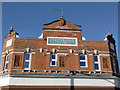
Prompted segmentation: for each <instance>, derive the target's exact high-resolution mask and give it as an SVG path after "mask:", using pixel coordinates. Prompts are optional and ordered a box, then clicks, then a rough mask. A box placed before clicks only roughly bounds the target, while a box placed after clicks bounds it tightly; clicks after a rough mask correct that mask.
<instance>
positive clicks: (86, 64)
mask: <svg viewBox="0 0 120 90" xmlns="http://www.w3.org/2000/svg"><path fill="white" fill-rule="evenodd" d="M80 56H85V60H80ZM80 62H85V66H80ZM79 67H80V68H86V67H88V63H87V55H85V54H79Z"/></svg>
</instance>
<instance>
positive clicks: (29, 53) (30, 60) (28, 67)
mask: <svg viewBox="0 0 120 90" xmlns="http://www.w3.org/2000/svg"><path fill="white" fill-rule="evenodd" d="M26 54H29V55H30V57H29V60H25V53H24V63H25V62H29V67H28V68H24V63H23V69H24V70H29V69H30V68H31V53H26Z"/></svg>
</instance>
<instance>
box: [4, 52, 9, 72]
mask: <svg viewBox="0 0 120 90" xmlns="http://www.w3.org/2000/svg"><path fill="white" fill-rule="evenodd" d="M7 59H8V60H7ZM8 62H9V54H7V55H6V57H5V65H4V71H6V70H7V69H8V66H7V69H5V68H6V64H8Z"/></svg>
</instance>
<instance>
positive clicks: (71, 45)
mask: <svg viewBox="0 0 120 90" xmlns="http://www.w3.org/2000/svg"><path fill="white" fill-rule="evenodd" d="M49 38H61V39H75V40H76V45H72V44H69V45H68V44H48V39H49ZM47 45H55V46H78V40H77V38H72V37H47Z"/></svg>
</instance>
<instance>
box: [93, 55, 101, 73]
mask: <svg viewBox="0 0 120 90" xmlns="http://www.w3.org/2000/svg"><path fill="white" fill-rule="evenodd" d="M94 56H97V59H98V60H97V61H95V60H94ZM93 63H94V71H100V70H101V68H100V57H99V55H98V54H94V55H93ZM95 64H98V69H95Z"/></svg>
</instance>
